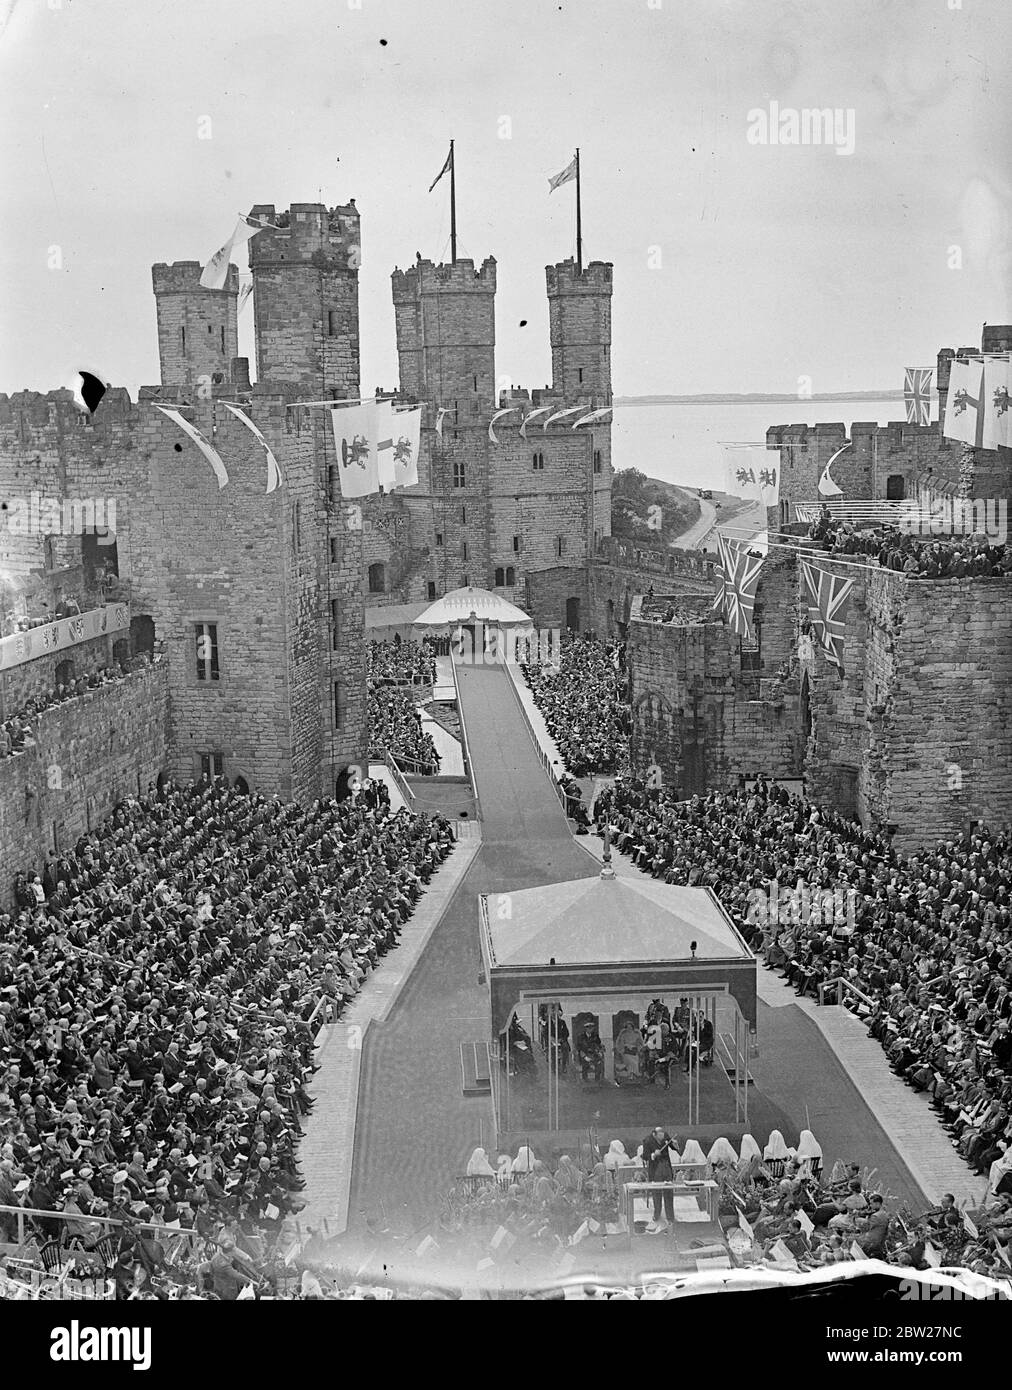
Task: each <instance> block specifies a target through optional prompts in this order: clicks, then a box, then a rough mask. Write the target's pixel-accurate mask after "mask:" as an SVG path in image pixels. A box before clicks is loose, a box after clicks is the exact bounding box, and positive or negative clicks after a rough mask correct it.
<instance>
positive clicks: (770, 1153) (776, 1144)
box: [763, 1129, 790, 1162]
mask: <svg viewBox="0 0 1012 1390" xmlns="http://www.w3.org/2000/svg"><path fill="white" fill-rule="evenodd" d="M778 1158H779V1159H784V1160H786V1159H788V1158H790V1154H789V1152H788V1150H787V1143H786V1141H785V1140H784V1136H783V1135H782V1134H781V1133H780V1131H779V1130H778V1129H774V1130H771V1131H770V1137H769V1139H768V1140H767V1143H766V1147H765V1149H763V1161H764V1162H766V1161H769V1160H770V1159H774V1160H775V1159H778Z"/></svg>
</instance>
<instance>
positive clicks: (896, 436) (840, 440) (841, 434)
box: [766, 420, 938, 449]
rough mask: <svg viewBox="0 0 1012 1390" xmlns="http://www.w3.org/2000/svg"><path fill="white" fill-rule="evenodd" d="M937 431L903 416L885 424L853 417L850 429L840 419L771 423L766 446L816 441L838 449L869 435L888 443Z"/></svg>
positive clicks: (805, 445)
mask: <svg viewBox="0 0 1012 1390" xmlns="http://www.w3.org/2000/svg"><path fill="white" fill-rule="evenodd" d="M937 433H938V427H937V425H911V424H909V423H908V422H907V421H906V420H890V421H889V423H888V424H886V425H880V424H879V423H878V422H877V421H875V420H854V421H853V422H852V423H851V426H850V432H849V433H848V432H847V426H846V425H845V424H843V423H842V422H841V421H839V420H834V421H829V422H826V421H823V422H820V423H819V424H817V425H771V426H770V427H769V429H768V430H767V431H766V447H767V449H780V448H787V447H795V448H800V449H813V448H816V447H817V446H818V445H819V444H826V443H832V444H835V446H836V448H838V449H839V448H842V447H843V445H844V444H861V443H863V442H865V441H867V440H868V439H869V438H870V437H871V436H878V438H879V439H880V440H883V441H885V442H886V443H888V444H889V445H894V444H895V445H898V444H900V443H902V442H903V441H905V440H910V439H916V438H918V437H920V438H922V439H928V438H931V437H933V436H934V435H936V434H937Z"/></svg>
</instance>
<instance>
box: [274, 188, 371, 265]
mask: <svg viewBox="0 0 1012 1390" xmlns="http://www.w3.org/2000/svg"><path fill="white" fill-rule="evenodd" d="M249 218H250V221H251V222H267V223H269V224H272V225H269V226H267V227H266V228H265V230H264V231H262V232H258V233H257V235H256V236H255V237H253V239H252V240H251V241H250V242H249V243H248V245H249V263H250V269H251V270H253V271H254V272H256V271H257V270H258V269H263V268H266V267H267V266H277V265H291V264H293V263H294V264H298V263H299V262H302V263H304V264H307V265H314V266H317V267H318V268H320V269H324V270H332V269H348V270H352V271H357V270H358V267H359V265H360V264H361V242H360V233H359V213H358V208H357V207H356V206H355V199H354V198H352V199H351V200H350V201H349V202H348V203H346V204H344V205H343V206H341V205H339V206H338V207H334V208H328V207H326V205H325V204H323V203H293V204H292V206H291V208H290V209H289V210H288V211H287V212H284V211H282V212H280V213H279V212H277V211H276V209H275V207H274V204H273V203H257V204H256V206H255V207H254V208H253V209H252V210H251V211H250V213H249Z"/></svg>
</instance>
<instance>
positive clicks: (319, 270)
mask: <svg viewBox="0 0 1012 1390" xmlns="http://www.w3.org/2000/svg"><path fill="white" fill-rule="evenodd" d="M250 218H251V219H252V220H253V221H259V220H260V219H261V218H266V220H267V221H269V222H271V223H276V224H278V225H276V226H271V227H268V228H267V229H266V230H265V231H262V232H259V233H258V234H257V235H256V236H255V237H254V238H253V239H252V241H251V242H250V243H249V257H250V269H251V270H252V272H253V311H254V318H255V322H256V356H257V375H258V378H259V380H260V381H275V382H290V383H294V384H295V385H297V386H299V387H301V388H302V389H303V390H305V391H307V392H309V393H310V394H311V395H313V396H314V397H319V398H321V399H328V398H331V397H333V398H334V399H335V400H343V399H350V398H352V397H355V396H357V395H358V394H359V339H358V267H359V264H360V259H361V247H360V244H359V216H358V209H357V208H356V206H355V200H354V199H352V200H351V201H350V202H349V203H348V204H347V205H346V206H344V207H336V208H330V209H328V208H326V207H324V205H323V204H322V203H293V204H292V206H291V209H290V211H289V212H282V213H276V212H275V208H274V204H273V203H262V204H257V206H256V207H255V208H253V210H252V212H251V213H250Z"/></svg>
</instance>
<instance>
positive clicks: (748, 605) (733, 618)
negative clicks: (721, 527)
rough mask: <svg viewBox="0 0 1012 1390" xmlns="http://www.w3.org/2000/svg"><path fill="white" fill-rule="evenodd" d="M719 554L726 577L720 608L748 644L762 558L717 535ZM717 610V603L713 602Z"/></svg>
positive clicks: (751, 632) (742, 545) (751, 636)
mask: <svg viewBox="0 0 1012 1390" xmlns="http://www.w3.org/2000/svg"><path fill="white" fill-rule="evenodd" d="M717 553H718V555H719V557H720V570H721V575H722V577H723V593H722V595H721V596H720V597H721V607H722V609H723V613H724V618H725V620H726V621H727V623H728V625H729V626H730V627H731V628H732V629H733V631H734V632H736V633H737V634H738V636H739V637H744V638H745V640H746V641H749V642H751V641H752V640H753V631H752V613H753V610H754V608H755V595H756V588H757V587H758V584H759V571H760V570H761V569H762V565H763V557H762V556H757V555H750V554H749V553H748V547H747V546H746V545H745V544H743V543H739V542H737V541H728V540H725V539H724V537H723V536H722V535H720V534H719V532H718V535H717ZM713 606H714V608H716V606H717V605H716V603H714V605H713Z"/></svg>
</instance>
